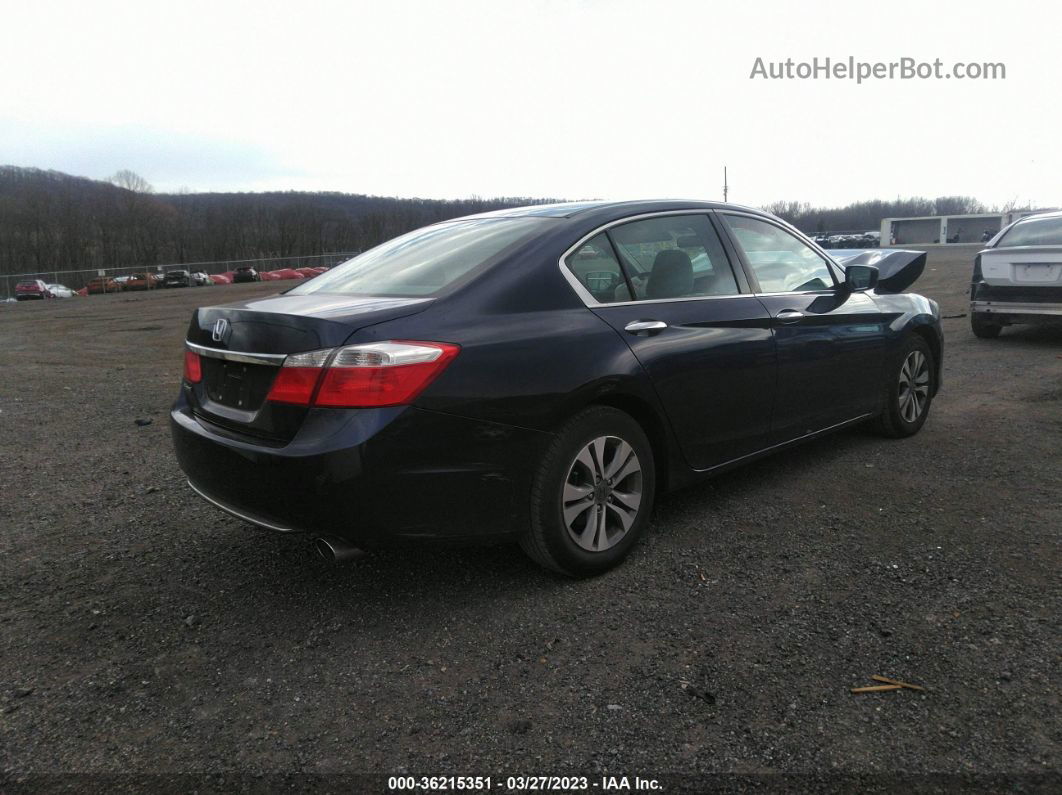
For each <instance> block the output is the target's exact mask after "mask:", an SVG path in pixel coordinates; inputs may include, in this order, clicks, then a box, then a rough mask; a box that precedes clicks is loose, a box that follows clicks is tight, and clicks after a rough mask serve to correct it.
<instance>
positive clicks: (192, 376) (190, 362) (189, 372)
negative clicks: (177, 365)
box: [184, 351, 203, 384]
mask: <svg viewBox="0 0 1062 795" xmlns="http://www.w3.org/2000/svg"><path fill="white" fill-rule="evenodd" d="M184 380H185V381H187V382H188V383H190V384H198V383H199V382H200V381H202V380H203V368H202V366H201V365H200V362H199V354H198V353H192V352H191V351H185V352H184Z"/></svg>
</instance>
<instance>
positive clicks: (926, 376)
mask: <svg viewBox="0 0 1062 795" xmlns="http://www.w3.org/2000/svg"><path fill="white" fill-rule="evenodd" d="M936 373H937V371H936V364H935V362H934V360H933V351H931V350H930V348H929V344H928V343H927V342H926V341H925V340H924V339H923V338H922V337H920V336H918V335H917V334H910V335H908V337H907V338H906V339H905V340H904V345H903V348H902V349H901V350H900V354H899V356H897V358H896V364H895V365H894V366H893V369H892V373H891V374H890V376H889V379H888V382H887V383H886V385H885V410H884V411H883V412H882V413H881V415H880V416H879V417H878V418H877V423H876V425H877V430H878V431H879V432H880V433H881V434H883V435H885V436H890V437H892V438H894V439H899V438H902V437H904V436H913V435H914V434H916V433H918V432H919V431H920V430H921V429H922V426H923V425H925V423H926V417H928V416H929V406H930V404H931V403H932V402H933V395H934V393H935V392H936V377H937V375H936Z"/></svg>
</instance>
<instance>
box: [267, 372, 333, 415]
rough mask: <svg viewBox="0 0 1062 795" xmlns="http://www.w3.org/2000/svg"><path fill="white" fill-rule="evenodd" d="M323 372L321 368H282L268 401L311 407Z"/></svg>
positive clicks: (270, 391) (274, 381)
mask: <svg viewBox="0 0 1062 795" xmlns="http://www.w3.org/2000/svg"><path fill="white" fill-rule="evenodd" d="M321 372H322V370H321V368H320V367H281V368H280V372H278V373H277V377H276V378H275V379H274V380H273V386H272V387H271V388H270V390H269V395H268V397H267V398H266V400H272V401H273V402H274V403H294V404H295V405H297V406H309V405H310V400H311V399H312V398H313V390H314V389H316V388H317V381H318V380H319V379H320V378H321Z"/></svg>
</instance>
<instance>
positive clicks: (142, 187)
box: [111, 168, 155, 193]
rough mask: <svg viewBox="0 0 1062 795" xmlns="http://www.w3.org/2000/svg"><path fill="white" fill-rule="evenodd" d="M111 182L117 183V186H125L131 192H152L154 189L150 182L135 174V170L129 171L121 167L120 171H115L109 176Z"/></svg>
mask: <svg viewBox="0 0 1062 795" xmlns="http://www.w3.org/2000/svg"><path fill="white" fill-rule="evenodd" d="M111 182H112V183H114V184H115V185H117V186H118V187H119V188H125V189H126V190H131V191H132V192H133V193H154V192H155V189H154V188H153V187H152V186H151V183H150V182H148V181H147V180H146V179H144V178H143V177H142V176H140V175H139V174H137V173H136V172H135V171H130V170H129V169H127V168H123V169H122V170H121V171H119V172H117V173H115V175H114V176H113V177H111Z"/></svg>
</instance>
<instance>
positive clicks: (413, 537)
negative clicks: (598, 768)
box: [170, 201, 943, 576]
mask: <svg viewBox="0 0 1062 795" xmlns="http://www.w3.org/2000/svg"><path fill="white" fill-rule="evenodd" d="M845 257H846V262H845V265H844V266H842V265H841V264H839V263H838V261H836V260H835V259H833V258H831V257H830V256H829V255H827V254H826V253H825V252H824V251H822V250H821V249H820V248H818V247H817V246H815V245H814V244H813V243H812V242H811V241H810V240H808V239H807V238H806V237H804V235H802V234H801V233H800V232H798V231H797V230H795V229H794V228H793V227H791V226H789V225H788V224H786V223H784V222H782V221H780V220H779V219H777V218H775V217H774V216H772V215H769V214H767V213H764V212H761V211H757V210H750V209H748V208H744V207H737V206H734V205H728V204H720V203H710V202H679V201H655V202H618V203H616V202H612V203H609V202H588V203H577V204H561V205H545V206H536V207H523V208H516V209H511V210H503V211H499V212H494V213H486V214H483V215H478V216H470V217H467V218H462V219H457V220H453V221H446V222H442V223H438V224H435V225H433V226H430V227H426V228H424V229H419V230H416V231H413V232H410V233H409V234H406V235H403V236H402V237H399V238H396V239H394V240H391V241H388V242H386V243H383V244H382V245H380V246H378V247H376V248H374V249H371V250H370V251H367V252H365V253H364V254H361V255H360V256H357V257H355V258H354V259H351V260H349V261H348V262H346V263H344V264H343V265H340V266H338V267H336V268H334V269H332V270H331V271H329V272H328V273H327V274H322V275H321V276H319V277H317V278H315V279H310V280H307V281H304V282H302V283H300V284H297V285H295V286H293V287H292V289H290V290H288V291H287V292H285V293H283V294H279V295H271V296H268V297H267V296H262V297H258V298H253V299H249V300H246V301H243V302H241V303H235V304H230V305H227V306H215V307H204V308H200V309H198V310H196V311H195V312H194V313H193V315H192V318H191V322H190V324H189V326H188V331H187V337H186V343H185V355H184V358H185V362H184V364H185V367H184V378H183V381H182V383H181V386H180V388H179V391H178V396H177V401H176V403H175V404H174V406H173V409H172V411H171V414H170V418H171V430H172V433H173V439H174V446H175V448H176V452H177V459H178V462H179V463H180V466H181V468H182V469H183V470H184V472H185V473H186V475H187V476H188V480H189V484H190V485H191V486H192V488H193V489H194V490H195V491H196V492H197V493H199V494H200V495H201V496H202V497H204V498H205V499H206V500H207V501H209V502H211V503H213V504H214V505H215V506H216V507H218V508H220V509H221V510H223V511H227V512H228V513H230V514H233V515H235V516H238V517H240V518H242V519H244V520H246V521H248V522H251V523H254V524H257V525H260V526H263V527H266V528H270V529H273V530H276V531H282V532H294V531H303V532H307V533H311V534H313V535H314V536H317V539H318V541H317V544H318V549H319V551H321V553H322V554H323V555H325V556H326V557H331V558H334V559H340V558H343V557H349V556H351V555H353V554H354V552H353V549H354V548H355V547H362V546H373V545H385V544H389V543H398V542H413V541H417V540H425V539H429V538H431V539H436V540H447V541H503V540H516V541H519V542H520V544H521V545H522V546H523V548H524V550H525V551H526V552H527V553H528V554H529V555H530V556H531V557H532V558H533V559H535V560H536V561H538V562H539V563H541V564H543V565H544V566H546V567H548V568H551V569H554V570H556V571H559V572H563V573H565V574H569V575H576V576H585V575H591V574H595V573H599V572H602V571H605V570H606V569H608V568H610V567H612V566H614V565H616V564H618V563H619V562H620V561H621V560H622V559H623V558H624V557H625V556H626V555H627V553H628V552H629V551H630V550H631V548H632V547H633V546H634V544H635V543H637V541H638V539H639V538H640V537H641V536H642V535H643V534H644V533H645V530H646V527H647V525H648V522H649V516H650V514H651V511H652V506H653V501H654V498H655V496H656V494H657V492H658V491H663V490H666V489H673V488H676V487H679V486H683V485H686V484H689V483H692V482H694V481H696V480H698V479H699V478H703V477H705V476H708V475H711V474H713V473H717V472H721V471H724V470H726V469H728V468H730V467H733V466H736V465H738V464H740V463H743V462H746V461H750V460H752V459H754V458H757V457H760V456H762V455H766V454H768V453H770V452H772V451H776V450H779V449H781V448H784V447H788V446H791V445H794V444H796V443H799V442H803V441H806V440H809V439H812V438H815V437H818V436H821V435H823V434H826V433H829V432H832V431H835V430H837V429H840V428H843V427H847V426H851V425H854V424H857V423H863V422H869V423H872V424H873V426H874V427H875V428H876V429H877V430H878V431H879V432H880V433H882V434H884V435H886V436H891V437H906V436H910V435H912V434H915V433H917V432H918V431H919V429H920V428H921V427H922V425H923V424H924V423H925V421H926V418H927V416H928V415H929V411H930V405H931V402H932V400H933V397H934V395H935V394H936V392H937V389H938V385H939V383H940V380H939V377H940V370H941V361H942V356H943V337H942V333H941V327H940V308H939V306H938V305H937V304H936V303H935V302H934V301H931V300H930V299H928V298H925V297H923V296H921V295H917V294H915V293H905V292H902V291H903V290H905V289H906V288H907V287H909V286H910V285H911V283H912V282H913V281H914V280H915V279H916V278H917V276H918V274H920V273H921V272H922V269H923V268H924V266H925V260H926V254H925V253H924V252H919V251H901V250H888V249H884V250H881V249H872V250H869V251H854V252H845ZM813 458H814V457H813V456H812V459H813ZM807 463H808V462H807V461H805V462H804V464H807ZM811 464H812V465H814V464H813V461H811ZM293 483H294V484H298V486H297V488H293V487H292V484H293ZM411 495H415V499H412V498H410V497H411Z"/></svg>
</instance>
